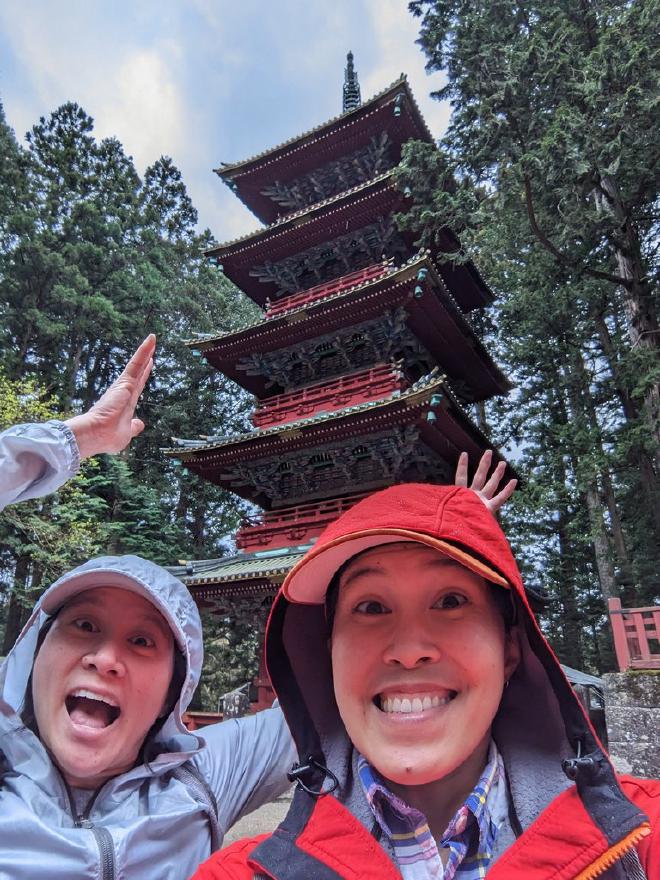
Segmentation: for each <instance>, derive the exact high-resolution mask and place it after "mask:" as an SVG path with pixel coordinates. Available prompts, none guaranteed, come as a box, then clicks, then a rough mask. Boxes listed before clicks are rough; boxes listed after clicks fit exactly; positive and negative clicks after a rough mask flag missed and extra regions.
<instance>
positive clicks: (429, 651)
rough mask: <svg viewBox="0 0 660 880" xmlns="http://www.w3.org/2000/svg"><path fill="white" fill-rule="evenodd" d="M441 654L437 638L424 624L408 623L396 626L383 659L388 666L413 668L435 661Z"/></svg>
mask: <svg viewBox="0 0 660 880" xmlns="http://www.w3.org/2000/svg"><path fill="white" fill-rule="evenodd" d="M441 654H442V652H441V650H440V646H439V644H438V641H437V638H434V637H433V636H432V635H431V633H429V632H428V630H427V628H426V627H425V626H423V625H420V624H408V625H404V626H398V627H396V630H395V631H394V632H393V633H392V638H391V639H390V640H389V643H388V645H387V647H386V648H385V650H384V652H383V659H384V661H385V663H387V664H388V665H390V666H402V667H403V668H404V669H414V668H415V667H417V666H424V665H425V664H428V663H436V662H437V661H438V660H439V659H440V657H441Z"/></svg>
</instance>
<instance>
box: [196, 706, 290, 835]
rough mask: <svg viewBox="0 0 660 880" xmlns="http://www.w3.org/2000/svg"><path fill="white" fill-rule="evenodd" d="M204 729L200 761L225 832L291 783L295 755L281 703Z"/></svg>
mask: <svg viewBox="0 0 660 880" xmlns="http://www.w3.org/2000/svg"><path fill="white" fill-rule="evenodd" d="M200 734H201V736H202V737H203V739H204V740H205V741H206V748H205V749H203V750H202V752H201V754H200V755H199V757H198V758H197V759H196V763H197V764H198V767H199V769H200V771H201V772H202V773H203V774H204V776H205V778H206V779H207V781H208V783H209V785H210V786H211V789H212V790H213V793H214V794H215V796H216V799H217V801H218V822H219V825H220V830H221V832H222V834H224V833H225V832H226V831H227V830H228V829H229V828H231V826H232V825H233V824H234V823H235V822H237V821H238V820H239V819H240V818H241V816H244V815H245V814H246V813H250V812H252V810H256V809H257V807H260V806H261V805H262V804H266V803H268V802H269V801H272V800H275V798H276V797H279V796H280V795H281V794H283V793H284V792H285V791H286V790H287V789H289V788H290V787H291V783H290V782H289V780H288V779H287V778H286V774H287V771H289V770H290V769H291V766H292V765H293V763H294V761H295V760H296V758H297V755H296V750H295V747H294V744H293V739H292V738H291V734H290V733H289V728H288V727H287V726H286V722H285V721H284V715H283V714H282V711H281V710H280V709H279V708H276V709H266V710H264V711H263V712H257V713H256V714H255V715H251V716H249V717H247V718H240V719H237V720H231V721H229V720H228V721H223V722H221V723H220V724H214V725H211V726H210V727H205V728H204V729H203V730H202V731H200Z"/></svg>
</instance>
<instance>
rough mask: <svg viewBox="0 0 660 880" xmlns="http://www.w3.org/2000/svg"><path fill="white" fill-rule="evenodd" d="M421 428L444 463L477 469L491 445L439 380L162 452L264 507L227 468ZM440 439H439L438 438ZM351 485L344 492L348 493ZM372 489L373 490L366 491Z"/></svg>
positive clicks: (265, 501) (260, 497)
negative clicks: (464, 462)
mask: <svg viewBox="0 0 660 880" xmlns="http://www.w3.org/2000/svg"><path fill="white" fill-rule="evenodd" d="M409 425H417V426H418V427H420V428H424V427H425V425H428V426H430V427H432V428H433V427H435V428H439V430H427V431H426V432H425V433H426V434H427V435H428V437H430V438H431V439H432V443H430V444H429V445H431V447H432V448H437V451H438V453H439V454H440V456H441V457H442V458H443V459H445V460H446V461H450V462H452V463H455V461H456V457H457V455H458V453H459V452H461V451H463V450H466V451H467V452H468V454H469V456H470V460H471V465H474V466H476V464H477V462H478V459H479V457H480V456H481V454H482V453H483V452H484V451H485V450H486V449H488V448H490V444H489V442H488V440H487V438H486V437H485V436H484V435H483V434H482V433H481V431H479V429H478V428H477V427H476V426H475V425H474V424H473V423H472V422H471V420H470V419H469V417H468V416H467V415H466V413H465V412H464V411H463V410H462V409H461V407H460V406H459V405H458V404H457V403H456V402H455V400H454V399H453V395H452V394H451V390H450V389H449V388H448V386H447V385H446V383H445V382H444V380H443V379H441V378H440V379H436V380H434V381H430V382H427V383H426V384H425V385H424V386H423V387H422V388H421V389H411V390H409V391H407V392H403V393H401V394H400V395H399V396H397V397H389V398H386V399H384V400H381V401H376V402H372V403H369V404H363V405H358V406H355V407H351V408H350V409H348V410H342V411H339V412H335V413H328V414H325V413H324V414H320V415H317V416H314V417H312V418H310V419H306V420H300V421H297V422H292V423H289V424H286V425H278V426H277V427H274V428H268V429H266V430H263V431H255V432H252V433H250V434H247V435H244V436H239V437H235V438H230V439H228V440H226V441H223V442H221V443H215V444H214V443H209V444H205V445H203V446H199V447H194V448H187V447H186V448H176V449H167V450H164V451H165V454H166V455H167V456H168V457H172V458H176V459H178V460H180V461H181V462H182V463H183V464H184V465H185V467H186V468H188V469H189V470H190V471H192V472H193V473H195V474H197V475H199V476H201V477H203V478H204V479H207V480H209V481H210V482H213V483H216V484H217V485H219V486H222V487H224V488H231V491H233V492H235V493H236V494H238V495H241V496H242V497H244V498H246V499H248V500H250V501H253V502H255V503H257V504H260V505H261V506H263V507H265V508H269V507H270V506H271V504H270V501H269V500H268V498H267V497H266V496H264V495H263V494H261V493H259V492H257V491H255V489H254V487H252V486H249V485H238V484H237V482H236V479H235V477H234V475H233V473H230V470H231V467H233V466H235V465H237V464H242V465H243V466H248V465H251V464H254V462H256V461H260V460H264V459H269V458H270V459H273V460H278V459H279V458H280V457H281V456H282V455H283V454H284V453H287V454H289V453H293V452H296V451H300V450H305V449H313V448H317V447H318V448H322V447H323V446H324V445H327V444H331V443H334V444H336V443H344V442H346V441H349V440H351V438H355V437H356V436H365V437H366V436H368V435H372V434H377V433H379V432H387V431H388V430H392V429H395V428H397V427H405V426H409ZM443 435H444V436H443ZM350 488H351V487H350V486H347V487H346V490H345V491H350ZM371 488H376V487H375V486H374V487H371Z"/></svg>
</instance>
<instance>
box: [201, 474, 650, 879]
mask: <svg viewBox="0 0 660 880" xmlns="http://www.w3.org/2000/svg"><path fill="white" fill-rule="evenodd" d="M379 535H387V536H388V537H389V538H390V540H406V541H409V540H418V541H420V542H422V543H425V544H427V545H431V546H433V547H436V548H437V549H438V550H440V551H441V552H448V553H449V555H451V556H454V558H456V559H458V560H459V561H461V562H463V564H467V565H468V567H470V568H472V569H473V570H475V571H480V567H482V568H483V567H484V566H485V567H486V568H485V569H484V570H485V571H486V574H485V576H486V577H487V578H488V579H490V580H496V579H497V578H498V577H499V578H500V581H499V582H502V580H503V581H504V582H505V583H506V584H507V585H508V586H509V588H510V589H511V592H512V595H513V596H514V597H515V605H516V608H517V612H518V617H519V620H520V629H521V631H522V633H521V642H522V659H521V662H520V664H519V666H518V668H517V670H516V672H515V673H514V675H513V676H512V677H511V679H510V683H509V687H508V688H507V689H506V690H505V692H504V695H503V697H502V700H501V703H500V708H499V710H498V713H497V715H496V717H495V719H494V722H493V728H492V730H493V737H494V739H495V741H496V742H497V745H498V748H499V750H500V753H501V754H502V756H503V759H504V763H505V767H506V771H507V780H508V783H509V800H510V809H511V816H510V817H509V820H508V821H507V828H506V829H500V832H499V834H498V837H499V838H500V844H501V847H502V848H503V849H504V851H503V852H500V853H497V852H496V857H495V860H494V862H493V863H492V865H491V867H490V869H489V870H488V873H487V877H488V880H591V878H602V880H625V878H630V880H641V877H642V876H643V875H642V874H640V869H639V867H638V866H639V864H640V863H641V866H642V867H643V869H644V871H645V872H646V876H647V877H648V878H649V880H660V832H659V831H658V828H659V827H660V783H659V782H654V781H650V780H649V781H645V780H639V779H634V778H632V777H621V778H619V777H617V776H616V774H615V773H614V770H613V768H612V765H611V763H610V761H609V759H608V758H607V755H606V754H605V753H604V751H603V749H602V746H601V744H600V742H599V741H598V739H597V737H596V735H595V733H594V731H593V729H592V727H591V724H590V723H589V720H588V719H587V717H586V715H585V713H584V710H583V709H582V706H581V704H580V703H579V701H578V700H577V698H576V696H575V694H574V692H573V689H572V688H571V686H570V685H569V683H568V681H567V680H566V678H565V676H564V674H563V671H562V669H561V667H560V665H559V663H558V661H557V659H556V658H555V656H554V654H553V653H552V650H551V649H550V647H549V645H548V643H547V642H546V640H545V638H544V637H543V635H542V633H541V631H540V629H539V627H538V624H537V623H536V620H535V618H534V615H533V613H532V611H531V608H530V606H529V602H528V598H527V595H526V593H525V589H524V586H523V584H522V580H521V577H520V573H519V572H518V568H517V566H516V563H515V561H514V558H513V556H512V554H511V550H510V547H509V545H508V543H507V541H506V538H505V537H504V535H503V533H502V531H501V529H500V528H499V525H498V524H497V522H496V520H495V519H494V517H493V516H492V515H491V514H490V513H489V511H488V510H487V509H486V507H485V506H484V505H483V504H482V502H481V501H480V500H479V498H478V497H477V496H476V494H475V493H473V492H471V491H470V490H467V489H462V488H459V487H446V486H431V485H424V484H419V485H416V484H408V485H403V486H395V487H393V488H391V489H386V490H385V491H383V492H378V493H376V494H375V495H372V496H370V497H369V498H367V499H365V500H364V501H361V502H360V503H359V504H357V505H355V506H354V507H353V508H351V509H350V510H349V511H348V512H347V513H345V514H343V515H342V516H341V517H339V519H338V520H336V521H335V523H333V524H332V525H331V526H329V527H328V529H326V531H325V532H324V533H323V535H322V536H321V537H320V538H319V540H318V541H317V543H316V544H315V545H314V547H313V548H312V549H311V550H310V551H309V552H308V554H307V555H306V556H305V557H304V558H303V560H302V561H301V562H300V563H298V565H297V566H296V567H294V569H293V570H292V571H291V572H290V574H289V576H288V577H287V579H286V581H285V583H284V584H283V587H282V590H281V592H280V594H279V596H278V598H277V599H276V601H275V603H274V605H273V610H272V613H271V617H270V620H269V624H268V631H267V640H266V661H267V664H268V669H269V672H270V675H271V679H272V681H273V685H274V688H275V691H276V692H277V695H278V697H279V700H280V703H281V705H282V708H283V710H284V713H285V715H286V717H287V722H288V724H289V727H290V728H291V731H292V733H293V735H294V738H295V739H296V743H297V746H298V753H299V756H300V764H299V765H298V766H297V767H296V768H294V771H293V777H294V778H295V779H296V780H297V782H298V788H297V790H296V794H295V796H294V800H293V803H292V806H291V809H290V810H289V813H288V815H287V817H286V818H285V820H284V822H283V823H282V824H281V825H280V826H279V828H278V829H277V830H276V831H275V832H274V833H273V834H271V835H266V836H264V837H260V838H255V839H252V840H247V841H240V842H238V843H236V844H234V845H233V846H230V847H228V848H227V849H225V850H222V851H220V852H218V853H216V854H215V855H214V856H212V857H211V859H210V860H209V861H208V862H206V863H205V864H204V865H202V866H201V867H200V868H199V869H198V871H197V873H196V874H195V875H194V877H193V880H226V878H227V880H228V878H232V880H252V878H253V877H255V875H261V876H265V877H267V878H273V880H307V878H310V880H312V878H313V880H340V878H342V880H396V878H400V876H401V875H400V873H399V871H398V869H397V867H396V865H395V864H394V863H393V861H392V860H391V859H390V857H389V856H388V853H387V851H386V849H384V848H383V846H382V845H381V844H380V843H379V842H378V841H377V840H376V839H375V838H374V837H373V836H372V835H371V833H370V828H371V827H372V825H373V815H371V814H370V812H369V808H368V805H367V806H366V808H365V799H364V794H363V792H362V789H361V786H360V783H359V780H356V779H355V773H354V769H353V764H352V760H353V757H352V756H353V749H352V744H351V743H350V741H349V740H348V737H347V736H346V734H345V731H344V730H343V725H342V724H341V719H339V717H338V710H337V707H336V703H335V700H334V693H333V690H332V676H331V667H330V658H329V655H328V651H327V647H326V645H327V638H328V633H327V627H326V621H325V617H324V610H323V606H322V605H319V604H299V602H302V601H307V602H314V601H316V602H318V596H319V595H321V596H322V594H323V592H324V588H325V587H326V586H327V584H328V580H329V578H330V577H332V574H333V573H334V572H335V571H336V570H337V568H338V567H339V566H340V565H341V564H342V563H343V562H344V561H345V560H346V559H347V558H350V556H351V555H353V554H354V553H356V552H359V551H360V550H363V549H364V548H365V546H367V547H368V546H370V542H371V545H372V546H373V540H372V539H373V538H374V536H375V537H376V540H377V539H378V536H379ZM443 548H445V549H444V550H443ZM447 548H448V549H447ZM328 551H330V552H328ZM464 560H465V561H464ZM488 572H490V575H491V576H490V577H489V574H488ZM493 572H495V576H494V577H493V576H492V573H493ZM319 587H320V589H319ZM330 780H332V783H331V785H332V786H333V787H334V789H335V790H334V794H327V793H326V794H322V795H320V796H319V795H318V792H319V791H320V790H321V789H323V791H325V792H327V790H328V788H329V787H330ZM514 834H515V837H514ZM508 840H510V841H512V842H511V844H510V845H509V846H508V848H504V847H505V845H506V844H505V841H508ZM496 844H497V842H496ZM635 854H637V857H638V858H639V862H637V857H636V855H635ZM636 865H637V867H635V866H636Z"/></svg>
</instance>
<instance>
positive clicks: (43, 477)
mask: <svg viewBox="0 0 660 880" xmlns="http://www.w3.org/2000/svg"><path fill="white" fill-rule="evenodd" d="M79 466H80V456H79V454H78V444H77V443H76V438H75V437H74V436H73V433H72V431H71V430H70V429H69V428H68V427H67V425H65V424H64V422H57V421H50V422H44V423H43V424H41V425H16V426H15V427H13V428H9V429H8V430H6V431H3V432H2V433H1V434H0V510H2V508H3V507H6V506H7V505H8V504H13V503H15V502H17V501H27V500H28V499H29V498H38V497H39V496H41V495H48V494H49V493H50V492H54V491H55V490H56V489H59V487H60V486H61V485H62V483H65V482H66V481H67V480H68V479H70V478H71V477H73V476H74V475H75V474H76V473H77V472H78V467H79Z"/></svg>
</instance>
